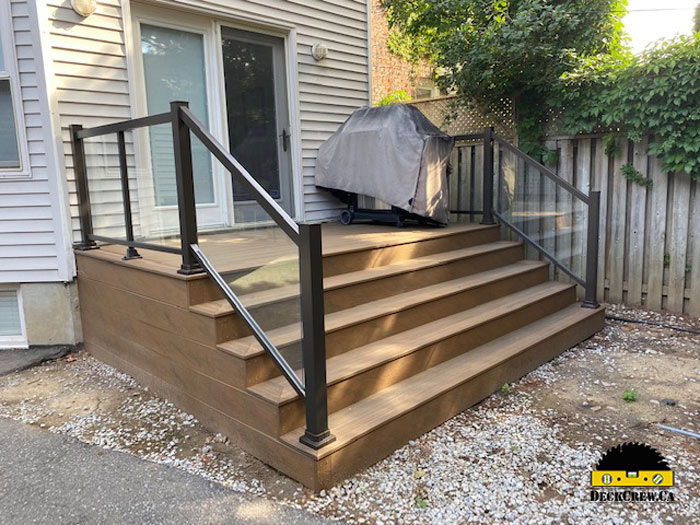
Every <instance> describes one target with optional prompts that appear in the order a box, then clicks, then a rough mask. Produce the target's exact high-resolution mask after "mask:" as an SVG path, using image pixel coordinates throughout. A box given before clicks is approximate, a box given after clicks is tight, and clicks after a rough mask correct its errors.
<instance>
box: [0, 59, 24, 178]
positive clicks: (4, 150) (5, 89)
mask: <svg viewBox="0 0 700 525" xmlns="http://www.w3.org/2000/svg"><path fill="white" fill-rule="evenodd" d="M0 56H2V53H0ZM19 167H20V165H19V147H18V145H17V128H16V127H15V112H14V110H13V108H12V91H11V90H10V81H9V80H0V168H19Z"/></svg>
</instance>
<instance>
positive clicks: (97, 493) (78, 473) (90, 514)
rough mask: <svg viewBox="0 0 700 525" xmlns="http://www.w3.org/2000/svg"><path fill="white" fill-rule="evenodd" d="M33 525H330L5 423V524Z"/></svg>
mask: <svg viewBox="0 0 700 525" xmlns="http://www.w3.org/2000/svg"><path fill="white" fill-rule="evenodd" d="M33 523H38V524H51V525H63V524H66V525H68V524H71V525H73V524H112V523H114V524H120V525H121V524H169V523H177V524H189V523H195V524H229V523H241V524H260V523H275V524H280V525H282V524H284V525H287V524H289V525H294V524H305V525H307V524H308V525H316V524H322V523H329V522H327V521H325V520H322V519H320V518H318V517H315V516H313V515H311V514H308V513H306V512H303V511H300V510H296V509H292V508H289V507H284V506H282V505H280V504H278V503H275V502H273V501H269V500H266V499H263V498H256V497H254V496H249V495H246V494H242V493H240V492H234V491H232V490H228V489H226V488H224V487H221V486H220V485H217V484H214V483H210V482H209V481H207V480H205V479H203V478H201V477H199V476H195V475H192V474H188V473H187V472H184V471H182V470H178V469H175V468H170V467H167V466H163V465H158V464H155V463H150V462H147V461H143V460H141V459H138V458H135V457H133V456H130V455H128V454H123V453H121V452H115V451H110V450H103V449H101V448H99V447H96V446H92V445H87V444H84V443H80V442H78V441H76V440H75V439H73V438H70V437H67V436H62V435H56V434H51V433H50V432H48V431H45V430H42V429H39V428H36V427H32V426H29V425H24V424H22V423H18V422H16V421H12V420H9V419H2V418H0V524H3V525H4V524H13V525H15V524H21V525H24V524H33ZM334 523H337V522H334Z"/></svg>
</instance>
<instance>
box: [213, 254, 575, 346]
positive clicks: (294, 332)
mask: <svg viewBox="0 0 700 525" xmlns="http://www.w3.org/2000/svg"><path fill="white" fill-rule="evenodd" d="M546 265H547V263H545V262H542V261H528V260H522V261H519V262H517V263H515V264H512V265H508V266H502V267H498V268H494V269H493V270H487V271H484V272H479V273H476V274H472V275H468V276H466V277H460V278H458V279H453V280H450V281H444V282H441V283H438V284H434V285H430V286H426V287H424V288H417V289H415V290H409V291H408V292H404V293H400V294H397V295H392V296H389V297H385V298H383V299H378V300H376V301H371V302H368V303H365V304H361V305H358V306H353V307H351V308H347V309H345V310H340V311H338V312H334V313H330V314H327V315H326V317H325V326H326V333H328V332H332V331H334V330H338V329H341V328H347V327H349V326H352V325H354V324H359V323H362V322H365V321H368V320H371V319H375V318H377V317H381V316H383V315H387V314H391V313H394V312H399V311H401V310H405V309H407V308H410V307H412V306H414V305H418V304H421V303H425V302H428V301H431V300H435V299H438V298H440V297H446V296H449V295H454V294H455V293H459V292H462V291H464V290H468V289H470V288H478V287H480V286H484V285H486V284H488V283H491V282H494V281H498V280H501V279H504V278H506V277H508V276H510V275H513V274H517V273H521V272H526V271H531V270H533V269H535V268H539V267H542V266H546ZM562 285H563V287H565V288H567V287H571V286H572V285H570V284H563V283H543V284H542V285H538V286H542V287H543V289H552V288H557V287H559V286H562ZM534 288H537V287H534ZM300 334H301V327H300V324H299V323H293V324H290V325H287V326H282V327H280V328H275V329H273V330H269V331H268V332H267V335H268V337H269V338H270V340H271V341H272V342H273V344H275V346H277V347H278V348H279V347H282V346H285V345H288V344H291V343H294V342H295V341H298V340H299V337H300ZM217 348H219V349H221V350H223V351H226V352H230V353H233V354H234V355H236V356H237V357H240V358H243V359H246V358H249V357H252V356H255V355H259V354H261V353H263V352H264V350H263V349H262V348H261V347H260V345H259V344H258V342H257V341H256V340H255V338H254V337H253V336H249V337H243V338H240V339H234V340H231V341H226V342H224V343H221V344H219V345H217Z"/></svg>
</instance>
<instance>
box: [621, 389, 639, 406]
mask: <svg viewBox="0 0 700 525" xmlns="http://www.w3.org/2000/svg"><path fill="white" fill-rule="evenodd" d="M637 399H639V392H637V391H636V390H635V389H634V388H628V389H627V390H625V391H624V392H623V393H622V400H623V401H626V402H627V403H634V402H635V401H637Z"/></svg>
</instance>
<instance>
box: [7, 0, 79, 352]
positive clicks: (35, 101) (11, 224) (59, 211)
mask: <svg viewBox="0 0 700 525" xmlns="http://www.w3.org/2000/svg"><path fill="white" fill-rule="evenodd" d="M1 7H2V9H0V16H2V17H3V18H4V20H3V21H2V22H3V25H2V30H3V31H4V30H6V29H7V27H8V25H6V24H8V23H9V27H10V28H11V40H12V47H13V49H14V58H15V60H14V61H12V66H11V68H10V73H11V76H12V77H13V79H14V80H15V81H16V83H15V86H14V87H15V88H18V90H19V97H17V99H16V103H18V104H17V105H16V107H15V111H16V113H17V114H18V122H17V125H18V128H19V131H20V132H19V135H20V149H21V150H22V151H21V156H22V157H23V169H22V171H21V172H19V173H17V174H14V175H12V176H8V174H7V173H0V290H5V291H16V292H17V293H18V299H19V301H18V307H19V308H20V316H21V319H22V328H23V334H22V336H21V338H20V339H22V340H23V341H22V342H21V343H17V344H18V345H19V346H25V345H27V344H30V345H31V344H74V343H76V342H78V341H79V340H80V328H79V324H80V316H79V313H78V312H77V310H76V308H75V307H74V306H75V305H74V304H73V307H71V306H70V305H71V297H75V296H77V291H76V287H75V283H74V282H72V279H73V276H74V273H75V269H74V260H73V254H72V250H71V247H70V237H69V235H68V228H67V225H68V214H67V208H66V204H65V185H64V183H63V175H62V173H61V170H60V169H59V167H58V166H59V164H58V155H57V151H56V141H55V136H54V134H53V132H52V125H51V122H52V119H51V111H50V102H49V96H48V90H47V74H46V70H45V61H44V54H43V51H44V49H43V35H42V33H41V31H40V29H39V14H38V12H37V5H36V3H34V2H31V1H27V0H10V1H9V2H8V3H7V4H6V5H5V6H1ZM3 9H5V10H3ZM0 346H7V344H6V343H5V342H3V341H2V340H0Z"/></svg>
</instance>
